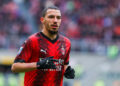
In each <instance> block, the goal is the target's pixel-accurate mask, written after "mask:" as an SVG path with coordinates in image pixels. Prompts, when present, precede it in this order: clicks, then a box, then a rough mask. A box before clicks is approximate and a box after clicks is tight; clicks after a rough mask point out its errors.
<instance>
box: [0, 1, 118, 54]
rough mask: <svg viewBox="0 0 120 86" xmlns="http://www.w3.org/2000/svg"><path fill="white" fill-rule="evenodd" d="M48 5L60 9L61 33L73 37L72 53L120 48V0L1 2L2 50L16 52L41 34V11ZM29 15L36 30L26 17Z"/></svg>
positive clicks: (0, 34)
mask: <svg viewBox="0 0 120 86" xmlns="http://www.w3.org/2000/svg"><path fill="white" fill-rule="evenodd" d="M21 4H22V6H21ZM49 5H56V6H58V7H59V8H60V10H61V12H62V25H61V27H60V32H61V33H62V34H63V35H65V36H67V37H69V38H70V40H71V42H72V50H76V51H85V52H96V53H105V52H106V50H107V47H109V46H114V45H115V46H116V47H115V48H118V49H119V47H120V40H119V39H120V0H0V48H3V49H17V48H19V47H20V45H21V44H22V43H23V42H24V40H25V39H26V38H27V37H28V36H29V35H31V34H33V33H34V32H36V31H39V30H40V16H41V11H42V10H43V8H44V7H47V6H49ZM24 9H26V11H27V12H28V13H23V12H24V11H25V10H24ZM29 15H30V18H31V19H33V20H34V23H35V25H36V27H37V28H34V27H33V26H32V25H31V24H30V22H29V21H28V19H27V18H25V17H26V16H29Z"/></svg>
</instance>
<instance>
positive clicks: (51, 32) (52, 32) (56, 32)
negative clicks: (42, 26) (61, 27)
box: [49, 30, 58, 35]
mask: <svg viewBox="0 0 120 86" xmlns="http://www.w3.org/2000/svg"><path fill="white" fill-rule="evenodd" d="M49 33H50V34H52V35H55V34H58V31H51V30H49Z"/></svg>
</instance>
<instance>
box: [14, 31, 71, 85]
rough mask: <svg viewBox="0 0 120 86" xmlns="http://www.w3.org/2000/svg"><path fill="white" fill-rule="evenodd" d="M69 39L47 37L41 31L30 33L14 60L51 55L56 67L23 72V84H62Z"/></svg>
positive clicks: (41, 57) (67, 57) (26, 61)
mask: <svg viewBox="0 0 120 86" xmlns="http://www.w3.org/2000/svg"><path fill="white" fill-rule="evenodd" d="M70 48H71V43H70V40H69V39H68V38H66V37H64V36H62V35H60V34H59V35H57V37H56V39H55V40H51V39H49V38H48V37H47V36H45V35H44V34H43V33H42V32H38V33H35V34H33V35H31V36H30V37H29V38H28V39H27V40H26V41H25V42H24V44H23V45H22V46H21V48H20V50H19V52H18V55H17V56H16V58H15V62H25V63H31V62H38V61H40V60H41V59H44V58H47V57H50V56H53V59H57V60H58V62H55V65H56V67H57V69H37V70H33V71H30V72H26V73H25V77H24V86H62V85H63V75H64V65H67V64H69V53H70Z"/></svg>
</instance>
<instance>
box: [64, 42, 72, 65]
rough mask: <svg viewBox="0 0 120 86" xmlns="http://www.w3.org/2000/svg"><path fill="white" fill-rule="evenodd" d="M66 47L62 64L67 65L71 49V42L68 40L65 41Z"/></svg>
mask: <svg viewBox="0 0 120 86" xmlns="http://www.w3.org/2000/svg"><path fill="white" fill-rule="evenodd" d="M66 48H67V52H66V56H65V62H64V64H65V65H68V64H69V59H70V51H71V43H70V41H69V42H68V43H67V45H66Z"/></svg>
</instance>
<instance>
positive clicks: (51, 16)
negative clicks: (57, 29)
mask: <svg viewBox="0 0 120 86" xmlns="http://www.w3.org/2000/svg"><path fill="white" fill-rule="evenodd" d="M48 17H49V18H53V17H55V16H54V15H48ZM56 17H57V18H61V16H56Z"/></svg>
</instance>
